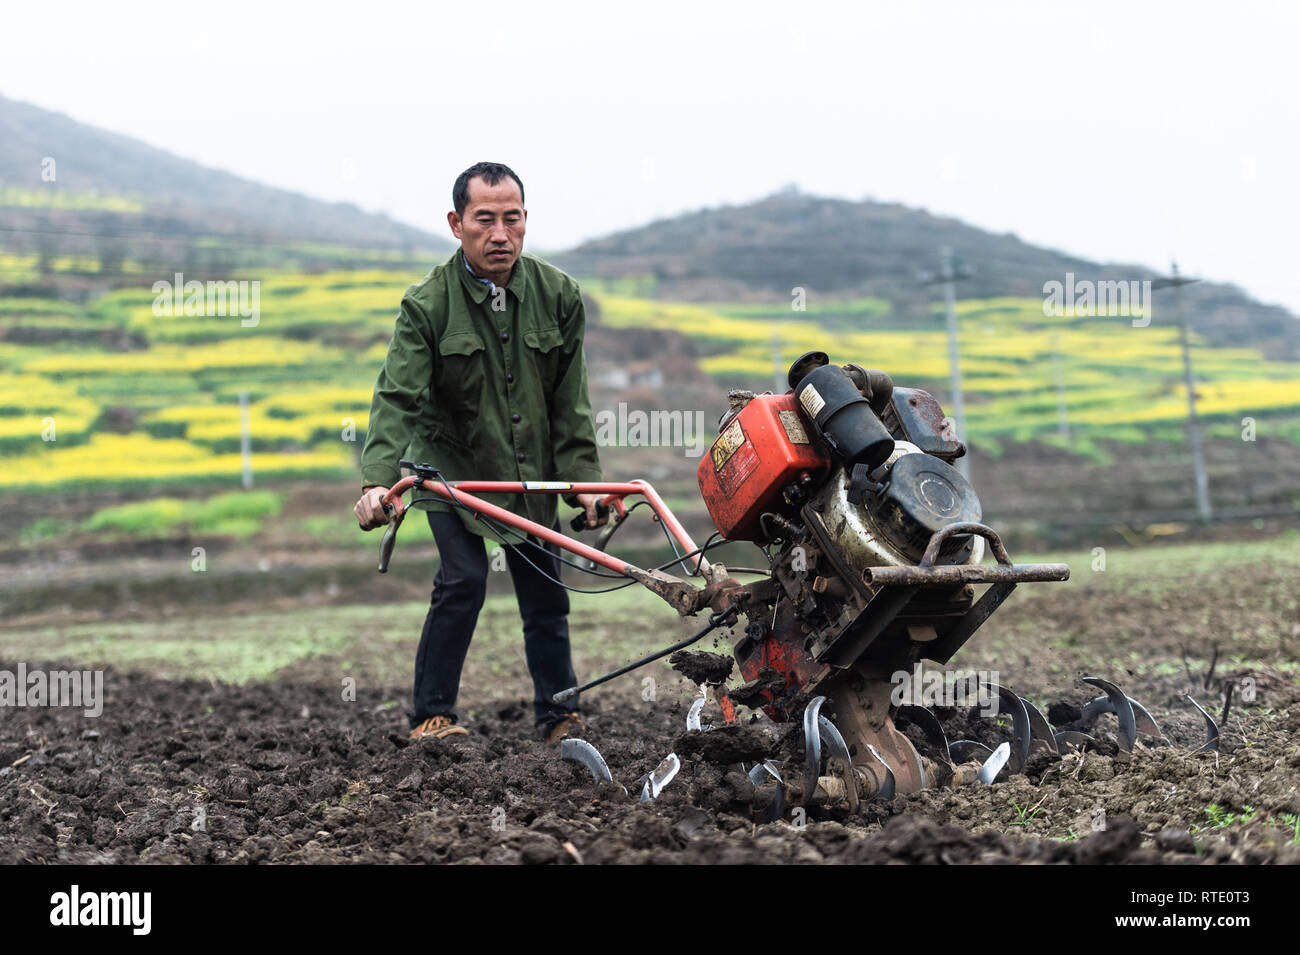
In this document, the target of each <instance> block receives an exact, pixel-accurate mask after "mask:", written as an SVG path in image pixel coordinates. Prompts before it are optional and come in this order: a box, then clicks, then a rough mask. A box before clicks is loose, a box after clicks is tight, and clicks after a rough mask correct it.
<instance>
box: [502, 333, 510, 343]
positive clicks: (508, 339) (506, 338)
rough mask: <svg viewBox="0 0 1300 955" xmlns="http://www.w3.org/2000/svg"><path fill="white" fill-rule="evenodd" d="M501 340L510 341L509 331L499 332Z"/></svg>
mask: <svg viewBox="0 0 1300 955" xmlns="http://www.w3.org/2000/svg"><path fill="white" fill-rule="evenodd" d="M501 340H502V341H503V342H508V341H510V333H509V332H502V333H501Z"/></svg>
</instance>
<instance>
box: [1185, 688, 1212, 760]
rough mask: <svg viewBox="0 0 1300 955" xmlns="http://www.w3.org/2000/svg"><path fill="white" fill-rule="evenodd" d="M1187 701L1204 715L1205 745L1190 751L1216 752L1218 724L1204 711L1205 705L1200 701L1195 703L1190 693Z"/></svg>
mask: <svg viewBox="0 0 1300 955" xmlns="http://www.w3.org/2000/svg"><path fill="white" fill-rule="evenodd" d="M1187 702H1188V703H1190V704H1192V706H1194V707H1196V708H1197V709H1198V710H1199V711H1200V713H1201V715H1202V716H1203V717H1205V735H1206V740H1205V745H1204V746H1201V747H1200V748H1199V749H1194V750H1192V752H1194V753H1203V752H1209V753H1217V752H1218V751H1219V724H1218V723H1216V722H1214V717H1213V716H1211V715H1210V714H1209V713H1207V712H1205V707H1203V706H1201V704H1200V703H1197V702H1196V701H1195V700H1194V699H1192V697H1191V695H1190V694H1189V695H1188V697H1187Z"/></svg>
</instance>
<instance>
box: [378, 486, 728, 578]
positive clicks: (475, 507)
mask: <svg viewBox="0 0 1300 955" xmlns="http://www.w3.org/2000/svg"><path fill="white" fill-rule="evenodd" d="M413 488H419V489H420V490H422V491H428V492H430V493H432V494H436V495H438V496H439V497H442V498H444V499H446V500H448V501H451V500H455V501H457V502H459V503H460V504H463V505H465V506H466V507H468V508H469V510H470V511H471V512H472V513H474V514H475V515H480V514H481V515H485V516H487V517H491V518H493V519H494V520H498V521H500V522H501V523H503V524H505V525H507V526H509V527H513V528H514V529H516V530H519V531H523V532H524V533H526V534H531V535H533V536H534V537H537V538H538V539H539V540H544V541H547V542H548V543H552V544H555V545H556V546H558V547H561V548H563V549H564V550H567V551H569V552H570V553H573V554H577V555H578V556H580V557H585V558H587V559H588V560H590V561H592V562H593V563H595V564H599V565H600V566H601V567H604V568H605V569H607V570H612V571H614V572H615V573H618V574H626V573H627V572H628V570H629V569H637V568H634V567H632V565H630V564H628V563H627V561H622V560H619V559H617V558H616V557H611V556H610V555H609V554H607V553H605V552H604V551H600V550H596V548H594V547H589V546H588V545H586V544H584V543H582V541H578V540H574V539H573V538H572V537H567V536H565V535H564V534H561V533H560V532H559V531H556V530H553V529H552V528H549V527H543V526H542V525H541V524H538V523H537V522H536V521H530V520H529V519H528V518H526V517H520V516H519V515H518V514H515V513H513V512H511V511H507V510H506V509H505V508H503V507H498V506H497V505H495V504H489V503H488V502H487V501H485V500H483V499H482V498H479V497H476V496H475V495H476V494H604V495H605V498H604V501H603V503H605V504H612V505H613V507H614V509H615V510H616V511H617V512H618V513H619V514H624V513H626V509H625V508H624V506H623V498H625V497H630V496H632V495H640V496H642V497H644V498H645V500H646V503H648V504H649V505H650V508H651V510H653V511H654V513H655V517H656V518H658V519H659V520H660V521H662V522H663V525H664V527H665V528H667V530H668V533H669V534H671V535H672V537H673V539H674V540H676V541H677V543H678V544H680V545H681V546H682V547H683V548H684V553H691V552H692V551H695V550H697V549H698V548H697V545H696V543H695V541H694V540H693V539H692V538H691V535H690V534H688V533H687V531H686V528H684V527H683V526H682V525H681V522H680V521H678V520H677V518H676V517H675V516H674V515H673V512H672V511H670V510H669V509H668V505H666V504H665V503H664V501H663V498H661V497H660V496H659V493H658V492H657V491H656V490H655V489H654V488H653V487H651V486H650V483H649V482H648V481H642V480H640V479H636V480H633V481H628V482H626V483H621V484H620V483H615V482H608V481H591V482H581V481H580V482H576V483H569V482H567V481H446V482H443V481H441V480H433V479H431V478H427V477H422V476H420V475H414V474H413V475H410V476H409V477H404V478H402V479H401V480H400V481H398V482H397V483H396V484H394V485H393V486H392V487H391V488H389V490H388V493H387V494H385V495H384V497H383V505H384V508H385V510H388V509H391V510H392V516H391V517H390V519H389V520H390V525H391V527H390V533H396V527H397V525H399V524H400V523H401V522H402V519H403V518H404V517H405V516H406V509H407V508H406V504H405V503H403V501H402V495H403V494H405V493H406V492H407V491H408V490H411V489H413ZM448 488H450V490H448ZM387 536H388V535H386V537H387ZM390 539H391V538H390ZM683 561H684V562H688V563H686V566H688V567H690V568H691V573H692V574H699V575H701V576H705V577H707V576H708V575H709V569H710V564H709V562H708V561H707V560H705V559H704V555H703V554H698V555H696V556H695V557H688V558H683Z"/></svg>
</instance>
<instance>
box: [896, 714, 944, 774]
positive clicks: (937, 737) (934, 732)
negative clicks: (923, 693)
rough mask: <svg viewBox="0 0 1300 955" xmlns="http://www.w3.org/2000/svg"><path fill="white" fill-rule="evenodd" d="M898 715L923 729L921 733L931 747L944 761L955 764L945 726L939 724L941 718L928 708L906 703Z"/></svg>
mask: <svg viewBox="0 0 1300 955" xmlns="http://www.w3.org/2000/svg"><path fill="white" fill-rule="evenodd" d="M898 713H899V715H900V716H905V717H907V718H908V719H909V720H911V721H912V722H913V723H915V724H916V725H917V726H919V727H921V732H922V733H924V734H925V738H926V739H927V740H929V742H930V745H931V746H933V747H934V748H935V749H937V750H938V751H939V754H940V757H941V758H942V759H944V760H945V761H947V762H954V760H953V756H952V750H951V749H949V747H948V737H947V735H946V734H945V733H944V731H943V726H942V725H941V724H940V723H939V717H937V716H935V715H934V714H933V713H932V712H930V709H929V708H928V707H925V706H919V705H917V704H916V703H904V704H902V705H901V706H899V708H898Z"/></svg>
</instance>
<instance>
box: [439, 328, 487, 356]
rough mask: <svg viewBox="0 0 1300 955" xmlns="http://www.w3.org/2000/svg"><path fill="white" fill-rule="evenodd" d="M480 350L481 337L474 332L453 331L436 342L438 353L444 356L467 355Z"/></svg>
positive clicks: (481, 347) (481, 348)
mask: <svg viewBox="0 0 1300 955" xmlns="http://www.w3.org/2000/svg"><path fill="white" fill-rule="evenodd" d="M482 350H483V339H481V338H479V337H478V335H477V334H476V333H475V332H455V333H453V334H451V335H444V336H443V337H442V339H441V340H440V341H439V342H438V354H440V355H444V356H450V355H466V356H468V355H472V354H474V353H475V352H476V351H482Z"/></svg>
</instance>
